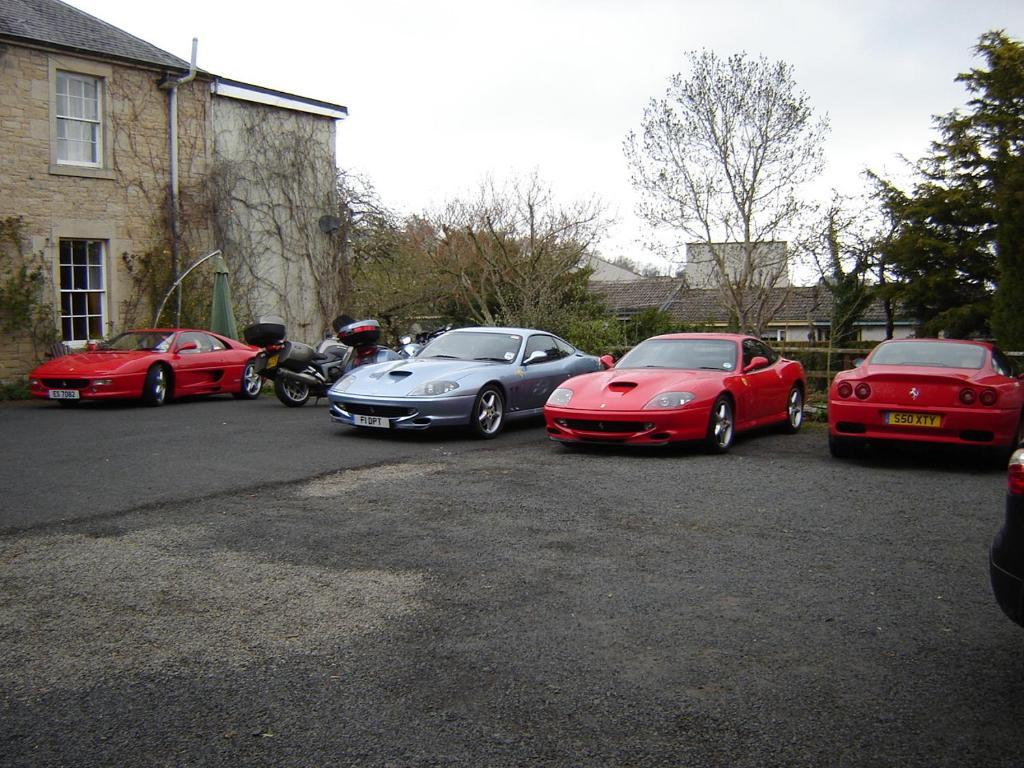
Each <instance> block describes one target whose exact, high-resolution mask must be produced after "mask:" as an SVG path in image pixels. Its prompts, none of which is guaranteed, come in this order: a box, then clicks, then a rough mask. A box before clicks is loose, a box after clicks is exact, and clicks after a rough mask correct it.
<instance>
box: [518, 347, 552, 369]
mask: <svg viewBox="0 0 1024 768" xmlns="http://www.w3.org/2000/svg"><path fill="white" fill-rule="evenodd" d="M547 359H548V353H547V352H545V351H544V350H543V349H535V350H534V351H533V352H531V353H530V356H529V357H527V358H526V359H525V360H523V365H530V364H531V363H543V362H544V361H545V360H547Z"/></svg>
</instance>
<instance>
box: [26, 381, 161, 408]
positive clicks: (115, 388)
mask: <svg viewBox="0 0 1024 768" xmlns="http://www.w3.org/2000/svg"><path fill="white" fill-rule="evenodd" d="M95 378H101V379H109V380H110V382H111V383H110V384H103V385H96V384H95V383H94V379H95ZM94 379H83V380H65V381H66V383H65V384H54V385H52V386H51V385H49V384H47V383H46V382H41V383H39V384H33V385H32V386H30V387H29V395H30V396H31V397H36V398H39V399H41V400H52V401H54V402H62V401H63V402H71V403H74V402H78V401H80V400H131V399H138V398H140V397H142V383H143V377H142V376H138V377H125V376H121V377H116V378H115V377H112V376H103V377H94ZM72 390H73V391H76V392H78V397H77V398H74V399H67V398H53V397H51V396H50V392H52V391H72Z"/></svg>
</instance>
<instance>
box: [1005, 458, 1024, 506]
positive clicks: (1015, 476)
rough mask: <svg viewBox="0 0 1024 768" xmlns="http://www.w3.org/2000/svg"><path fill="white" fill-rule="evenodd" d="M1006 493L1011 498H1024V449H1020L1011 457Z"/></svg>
mask: <svg viewBox="0 0 1024 768" xmlns="http://www.w3.org/2000/svg"><path fill="white" fill-rule="evenodd" d="M1006 491H1007V493H1009V494H1010V495H1011V496H1024V449H1020V448H1018V449H1017V450H1016V451H1014V452H1013V456H1011V457H1010V466H1009V468H1008V469H1007V472H1006Z"/></svg>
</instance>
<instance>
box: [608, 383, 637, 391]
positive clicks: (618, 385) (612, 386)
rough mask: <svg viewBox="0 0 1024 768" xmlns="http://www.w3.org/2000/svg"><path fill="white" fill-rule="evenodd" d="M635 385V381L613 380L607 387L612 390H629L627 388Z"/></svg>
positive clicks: (629, 388) (632, 387)
mask: <svg viewBox="0 0 1024 768" xmlns="http://www.w3.org/2000/svg"><path fill="white" fill-rule="evenodd" d="M635 387H636V382H635V381H613V382H612V383H611V384H609V385H608V389H610V390H611V391H612V392H629V390H631V389H634V388H635Z"/></svg>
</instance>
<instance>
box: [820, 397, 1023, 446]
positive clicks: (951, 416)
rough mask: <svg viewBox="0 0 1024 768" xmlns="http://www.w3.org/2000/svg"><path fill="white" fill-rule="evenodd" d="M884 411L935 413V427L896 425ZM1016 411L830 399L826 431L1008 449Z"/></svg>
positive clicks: (866, 437) (1014, 436) (867, 436)
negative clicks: (887, 419)
mask: <svg viewBox="0 0 1024 768" xmlns="http://www.w3.org/2000/svg"><path fill="white" fill-rule="evenodd" d="M887 412H900V413H908V412H909V413H920V414H937V415H939V416H941V417H942V425H941V426H939V427H914V426H902V425H901V426H896V425H892V424H887V423H886V422H885V414H886V413H887ZM1017 419H1018V415H1017V413H1016V412H1012V411H1007V410H1001V409H998V408H917V407H914V406H907V405H896V404H891V403H871V402H858V401H855V400H837V399H834V398H833V399H830V400H829V402H828V428H829V432H830V433H831V434H832V435H833V436H834V437H848V438H858V439H862V440H903V441H907V442H926V443H947V444H950V445H979V446H995V447H999V446H1004V445H1005V446H1008V445H1010V443H1011V442H1012V441H1014V440H1015V439H1016V435H1017Z"/></svg>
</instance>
